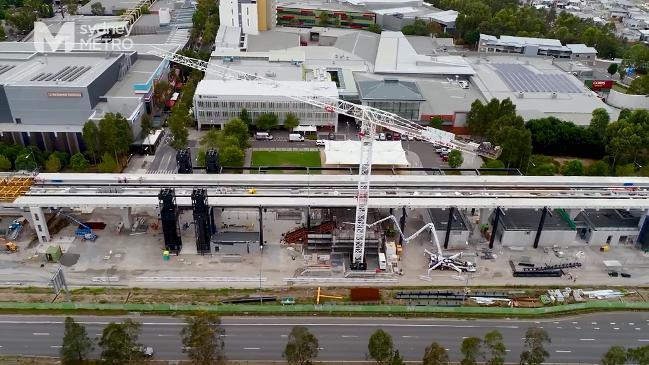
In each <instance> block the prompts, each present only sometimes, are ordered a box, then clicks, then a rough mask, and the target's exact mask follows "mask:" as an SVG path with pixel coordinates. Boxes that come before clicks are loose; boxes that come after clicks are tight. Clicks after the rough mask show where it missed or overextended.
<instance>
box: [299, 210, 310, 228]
mask: <svg viewBox="0 0 649 365" xmlns="http://www.w3.org/2000/svg"><path fill="white" fill-rule="evenodd" d="M301 223H302V224H303V225H304V226H305V227H306V229H311V207H306V208H304V209H302V222H301Z"/></svg>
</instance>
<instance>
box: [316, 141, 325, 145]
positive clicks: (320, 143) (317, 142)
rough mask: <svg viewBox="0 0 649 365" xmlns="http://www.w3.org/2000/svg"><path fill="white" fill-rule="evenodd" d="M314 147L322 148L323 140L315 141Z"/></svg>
mask: <svg viewBox="0 0 649 365" xmlns="http://www.w3.org/2000/svg"><path fill="white" fill-rule="evenodd" d="M315 145H316V146H324V145H325V140H324V139H318V140H316V141H315Z"/></svg>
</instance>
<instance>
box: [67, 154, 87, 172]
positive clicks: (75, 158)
mask: <svg viewBox="0 0 649 365" xmlns="http://www.w3.org/2000/svg"><path fill="white" fill-rule="evenodd" d="M70 167H72V170H73V171H74V172H85V171H86V170H88V160H86V157H85V156H84V155H83V154H82V153H80V152H78V153H75V154H74V155H72V157H71V158H70Z"/></svg>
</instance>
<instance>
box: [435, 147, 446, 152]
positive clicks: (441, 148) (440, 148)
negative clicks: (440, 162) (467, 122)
mask: <svg viewBox="0 0 649 365" xmlns="http://www.w3.org/2000/svg"><path fill="white" fill-rule="evenodd" d="M435 152H437V153H442V152H444V147H442V146H435Z"/></svg>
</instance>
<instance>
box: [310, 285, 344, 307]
mask: <svg viewBox="0 0 649 365" xmlns="http://www.w3.org/2000/svg"><path fill="white" fill-rule="evenodd" d="M320 298H329V299H342V298H343V297H339V296H336V295H325V294H320V287H318V295H317V296H316V298H315V304H320Z"/></svg>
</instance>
